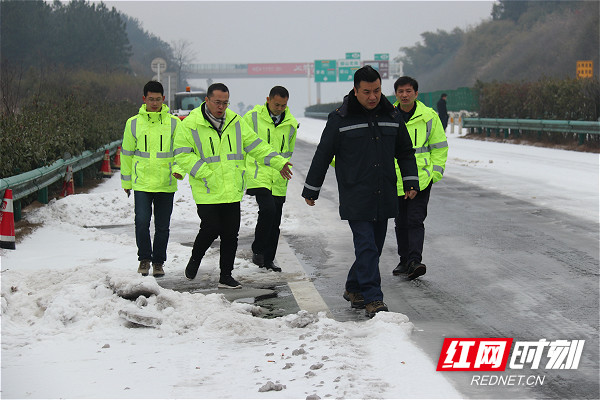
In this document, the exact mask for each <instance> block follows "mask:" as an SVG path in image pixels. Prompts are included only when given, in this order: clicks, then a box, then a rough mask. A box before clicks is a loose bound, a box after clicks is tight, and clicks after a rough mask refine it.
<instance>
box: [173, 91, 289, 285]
mask: <svg viewBox="0 0 600 400" xmlns="http://www.w3.org/2000/svg"><path fill="white" fill-rule="evenodd" d="M228 105H229V89H228V88H227V86H225V85H224V84H222V83H214V84H212V85H210V86H209V87H208V90H207V95H206V98H205V101H204V103H202V105H201V106H200V107H198V108H196V109H195V110H193V111H192V112H191V113H190V114H189V116H188V117H187V118H186V119H185V120H183V122H182V123H181V125H180V127H179V129H178V130H177V133H176V135H175V160H176V161H177V164H178V165H179V166H180V167H181V168H182V169H183V171H185V172H187V173H188V174H189V175H190V178H189V180H190V186H191V188H192V195H193V196H194V201H195V202H196V206H197V211H198V216H199V217H200V230H199V232H198V235H197V236H196V240H195V241H194V247H193V249H192V255H191V257H190V260H189V262H188V264H187V266H186V268H185V277H186V278H188V279H194V278H195V277H196V274H197V273H198V268H199V267H200V262H201V261H202V258H203V257H204V254H205V253H206V250H208V248H209V247H210V245H211V244H212V242H213V241H214V240H215V239H216V238H217V237H220V238H221V247H220V260H219V266H220V270H221V274H220V278H219V285H218V286H219V287H220V288H230V289H237V288H241V287H242V286H241V284H240V283H239V282H238V281H237V280H235V279H234V278H233V276H232V275H231V274H232V271H233V262H234V260H235V252H236V250H237V244H238V231H239V228H240V202H241V200H242V197H243V195H244V173H245V156H246V153H249V154H250V155H251V156H253V157H254V158H255V159H256V160H257V161H258V162H259V163H261V164H263V165H266V166H270V167H273V168H275V169H276V170H277V171H280V174H281V176H282V177H283V178H285V179H290V178H291V177H292V172H291V170H290V166H291V165H292V164H291V163H289V162H288V161H287V160H286V159H285V158H283V157H281V156H280V155H278V154H277V153H276V152H275V151H273V149H272V148H271V147H270V146H269V145H268V144H267V143H265V142H263V141H262V140H261V139H260V138H259V137H258V136H257V135H256V133H255V132H254V131H253V130H252V128H250V126H248V124H247V123H246V122H245V121H244V120H243V119H242V117H240V116H239V115H238V114H236V113H235V112H233V111H231V110H229V109H228V108H227V106H228Z"/></svg>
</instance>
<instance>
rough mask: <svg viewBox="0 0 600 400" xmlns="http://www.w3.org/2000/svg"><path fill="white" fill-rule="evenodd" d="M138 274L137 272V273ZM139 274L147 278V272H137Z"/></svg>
mask: <svg viewBox="0 0 600 400" xmlns="http://www.w3.org/2000/svg"><path fill="white" fill-rule="evenodd" d="M138 272H139V271H138ZM139 273H140V274H142V276H148V272H146V273H143V272H139Z"/></svg>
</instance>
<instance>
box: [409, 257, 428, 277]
mask: <svg viewBox="0 0 600 400" xmlns="http://www.w3.org/2000/svg"><path fill="white" fill-rule="evenodd" d="M425 272H427V267H426V266H425V264H421V263H420V262H418V261H414V260H413V261H411V262H410V264H408V275H407V276H406V280H407V281H412V280H413V279H415V278H418V277H419V276H421V275H425Z"/></svg>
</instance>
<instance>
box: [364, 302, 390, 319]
mask: <svg viewBox="0 0 600 400" xmlns="http://www.w3.org/2000/svg"><path fill="white" fill-rule="evenodd" d="M381 311H388V307H387V306H386V305H385V303H384V302H383V301H381V300H375V301H372V302H370V303H367V304H366V305H365V314H366V316H367V317H369V318H373V317H374V316H375V314H377V313H378V312H381Z"/></svg>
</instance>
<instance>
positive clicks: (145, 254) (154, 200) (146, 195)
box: [133, 190, 175, 264]
mask: <svg viewBox="0 0 600 400" xmlns="http://www.w3.org/2000/svg"><path fill="white" fill-rule="evenodd" d="M174 195H175V193H162V192H157V193H153V192H140V191H137V190H134V192H133V199H134V203H135V206H134V210H135V242H136V243H137V248H138V260H139V261H141V260H151V261H152V262H153V263H157V264H162V263H164V262H165V261H166V260H167V243H168V242H169V224H170V223H171V213H172V212H173V196H174ZM152 205H154V247H153V246H152V242H151V240H150V219H151V218H152Z"/></svg>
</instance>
